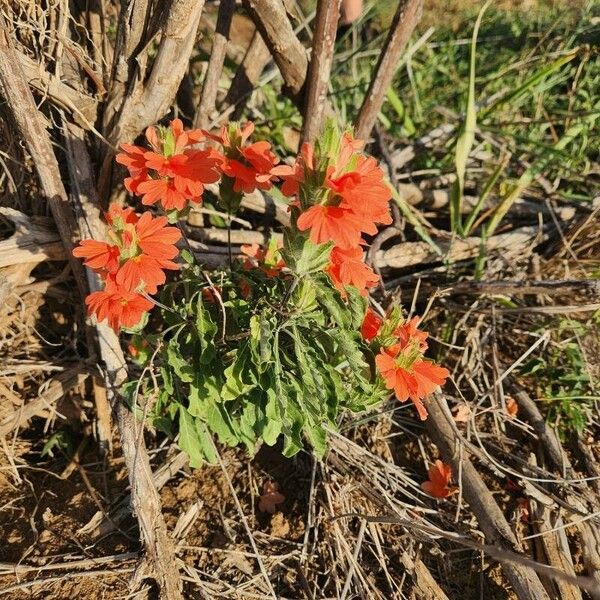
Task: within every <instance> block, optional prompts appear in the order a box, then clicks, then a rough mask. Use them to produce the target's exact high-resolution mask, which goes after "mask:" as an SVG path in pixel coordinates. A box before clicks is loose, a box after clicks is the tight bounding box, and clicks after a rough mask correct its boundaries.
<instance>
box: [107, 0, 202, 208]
mask: <svg viewBox="0 0 600 600" xmlns="http://www.w3.org/2000/svg"><path fill="white" fill-rule="evenodd" d="M203 7H204V0H173V1H172V2H171V4H170V6H169V9H168V10H166V11H161V18H162V20H161V21H160V27H158V31H160V33H161V38H160V44H159V46H158V50H157V52H156V56H155V57H154V60H153V63H152V69H151V71H150V73H149V75H148V77H147V79H146V77H145V75H146V63H147V62H148V51H149V50H150V48H151V44H150V42H151V40H152V38H153V36H154V33H153V31H152V30H151V28H150V25H148V24H147V20H151V19H150V17H151V15H150V14H149V13H147V12H146V11H149V7H148V3H147V0H130V1H129V2H124V3H123V5H122V9H121V15H120V18H119V28H118V34H117V44H116V48H115V64H114V66H113V83H112V86H111V88H110V90H109V99H108V102H107V106H106V110H105V116H104V134H105V136H106V137H107V139H108V141H109V143H110V144H111V145H112V146H113V150H114V148H115V147H116V146H117V145H118V144H119V143H120V142H122V141H126V140H127V141H131V140H134V139H135V138H136V137H137V136H138V134H139V133H140V132H141V131H142V130H144V129H145V128H146V127H149V126H150V125H153V124H155V123H157V122H158V121H159V120H160V119H161V118H162V117H163V116H164V115H165V113H166V112H167V111H168V110H169V107H170V105H171V103H172V102H173V99H174V98H175V96H176V94H177V89H178V88H179V84H180V83H181V80H182V79H183V76H184V75H185V73H186V71H187V69H188V66H189V58H190V54H191V52H192V49H193V47H194V42H195V40H196V31H197V29H198V23H199V22H200V15H201V13H202V8H203ZM146 26H147V29H149V31H146V29H145V27H146ZM145 35H147V36H149V38H148V39H146V38H145V37H144V36H145ZM142 41H145V42H146V43H145V44H144V45H143V47H142V48H141V49H139V48H138V45H139V44H140V43H141V42H142ZM112 160H113V154H112V152H111V151H109V152H107V153H106V155H105V158H104V163H103V164H102V169H101V172H100V176H99V178H98V188H99V190H100V197H101V198H104V197H105V196H106V195H107V193H108V187H109V182H110V177H111V173H112Z"/></svg>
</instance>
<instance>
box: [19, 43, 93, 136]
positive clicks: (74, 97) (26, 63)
mask: <svg viewBox="0 0 600 600" xmlns="http://www.w3.org/2000/svg"><path fill="white" fill-rule="evenodd" d="M14 52H15V54H16V55H17V57H18V60H19V63H20V65H21V68H22V69H23V73H24V74H25V79H26V80H27V83H29V85H30V86H32V87H33V88H35V89H36V90H38V91H39V92H40V93H42V94H44V95H45V96H47V97H48V98H49V99H50V100H51V101H52V102H53V103H54V104H56V105H57V106H59V107H61V108H65V109H66V110H69V111H70V112H72V113H73V117H74V119H75V120H78V117H79V115H83V117H84V119H83V120H85V121H87V123H81V125H82V126H83V127H87V126H88V125H89V123H93V122H94V121H95V120H96V111H97V107H98V102H97V101H96V100H95V99H94V98H92V97H91V96H88V95H87V94H84V93H82V92H80V91H78V90H76V89H74V88H72V87H71V86H69V85H67V84H66V83H63V82H62V81H60V79H57V78H56V77H55V76H54V75H51V74H50V73H48V71H46V70H45V69H44V68H43V66H42V65H40V64H38V63H37V62H35V61H34V60H33V59H31V58H29V57H28V56H27V55H25V54H22V53H21V52H18V51H17V50H14ZM74 107H75V108H76V110H74ZM79 120H81V119H79Z"/></svg>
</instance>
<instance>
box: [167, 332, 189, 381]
mask: <svg viewBox="0 0 600 600" xmlns="http://www.w3.org/2000/svg"><path fill="white" fill-rule="evenodd" d="M167 362H168V363H169V365H170V366H171V367H173V371H175V374H176V375H177V377H179V379H180V380H181V381H183V382H184V383H191V382H192V381H194V366H193V365H192V364H190V361H188V360H186V359H185V358H183V356H182V353H181V348H180V345H179V342H178V337H177V336H175V337H173V338H171V339H170V340H169V343H168V345H167Z"/></svg>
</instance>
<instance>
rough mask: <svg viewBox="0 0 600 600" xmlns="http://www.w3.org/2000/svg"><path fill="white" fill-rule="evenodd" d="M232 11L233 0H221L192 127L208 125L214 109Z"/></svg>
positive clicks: (233, 8) (233, 7) (233, 6)
mask: <svg viewBox="0 0 600 600" xmlns="http://www.w3.org/2000/svg"><path fill="white" fill-rule="evenodd" d="M234 11H235V0H221V2H220V4H219V14H218V16H217V28H216V30H215V33H214V37H213V44H212V50H211V53H210V59H209V61H208V68H207V70H206V76H205V77H204V85H203V86H202V96H201V98H200V103H199V104H198V109H197V110H196V117H195V119H194V127H201V128H203V129H205V128H206V127H208V125H209V123H210V119H211V115H212V113H213V111H214V110H215V102H216V100H217V92H218V91H219V79H220V78H221V72H222V71H223V64H224V62H225V56H226V54H227V42H228V40H229V27H230V26H231V19H232V18H233V13H234Z"/></svg>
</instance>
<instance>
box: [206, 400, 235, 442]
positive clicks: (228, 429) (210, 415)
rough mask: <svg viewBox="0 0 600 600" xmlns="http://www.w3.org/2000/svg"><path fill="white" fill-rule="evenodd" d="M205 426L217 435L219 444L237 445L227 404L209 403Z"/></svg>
mask: <svg viewBox="0 0 600 600" xmlns="http://www.w3.org/2000/svg"><path fill="white" fill-rule="evenodd" d="M206 424H207V425H208V427H209V428H210V430H211V431H212V432H213V433H214V434H216V435H217V437H218V438H219V441H220V442H221V443H223V444H227V445H228V446H235V445H237V444H239V442H240V440H239V438H238V436H237V434H236V431H235V426H234V423H233V421H232V419H231V415H230V414H229V412H228V406H227V404H223V403H217V402H211V403H210V404H209V405H208V410H207V414H206Z"/></svg>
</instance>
